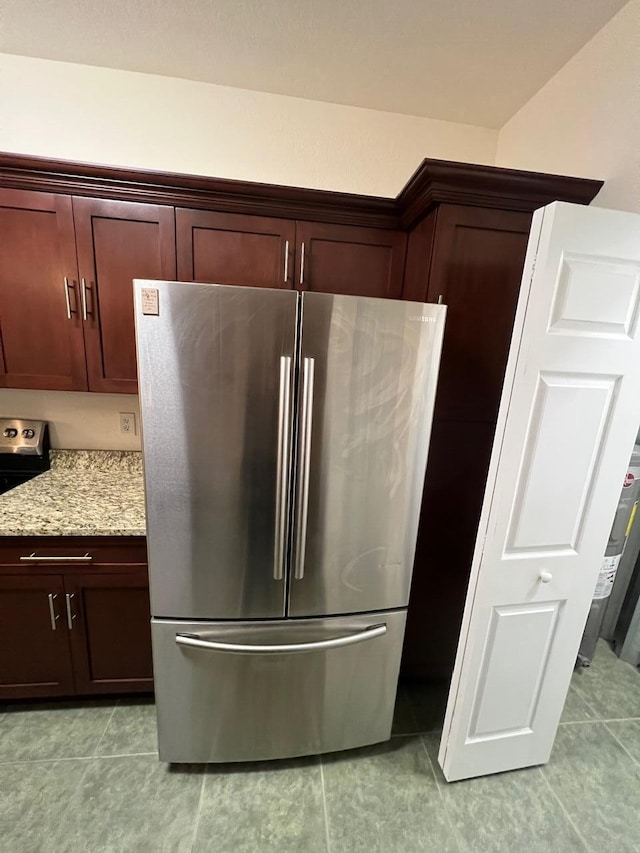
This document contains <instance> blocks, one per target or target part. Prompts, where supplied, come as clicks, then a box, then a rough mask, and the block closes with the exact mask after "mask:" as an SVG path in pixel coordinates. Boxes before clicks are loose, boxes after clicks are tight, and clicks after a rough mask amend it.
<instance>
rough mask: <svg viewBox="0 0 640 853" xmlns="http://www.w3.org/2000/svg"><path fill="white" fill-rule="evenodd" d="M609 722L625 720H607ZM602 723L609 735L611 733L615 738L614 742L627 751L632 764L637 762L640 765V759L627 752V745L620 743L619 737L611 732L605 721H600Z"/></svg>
mask: <svg viewBox="0 0 640 853" xmlns="http://www.w3.org/2000/svg"><path fill="white" fill-rule="evenodd" d="M609 722H611V723H614V722H615V723H620V722H625V720H609ZM602 725H603V726H604V727H605V729H606V730H607V731H608V732H609V734H610V735H611V737H612V738H613V739H614V740H615V742H616V743H617V744H618V746H620V747H621V748H622V749H623V750H624V751H625V752H626V753H627V755H628V756H629V758H630V759H631V760H632V761H633V763H634V764H637V765H638V766H640V761H638V759H637V758H635V756H633V755H631V753H630V752H629V750H628V749H627V747H626V746H625V745H624V744H623V743H622V741H621V740H620V738H619V737H617V736H616V735H615V734H614V732H612V731H611V729H610V728H609V726H608V725H607V724H606V723H605V722H603V723H602Z"/></svg>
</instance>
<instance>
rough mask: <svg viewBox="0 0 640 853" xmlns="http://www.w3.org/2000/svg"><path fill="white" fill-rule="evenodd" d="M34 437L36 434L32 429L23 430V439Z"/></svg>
mask: <svg viewBox="0 0 640 853" xmlns="http://www.w3.org/2000/svg"><path fill="white" fill-rule="evenodd" d="M34 435H35V432H34V430H32V429H23V430H22V437H23V438H33V436H34Z"/></svg>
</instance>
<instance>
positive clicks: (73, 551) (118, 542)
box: [0, 536, 147, 573]
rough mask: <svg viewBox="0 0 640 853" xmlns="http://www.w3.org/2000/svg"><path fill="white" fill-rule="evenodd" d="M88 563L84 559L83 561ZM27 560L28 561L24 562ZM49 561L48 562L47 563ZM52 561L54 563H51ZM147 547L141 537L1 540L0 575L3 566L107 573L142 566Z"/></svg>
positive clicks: (40, 537) (30, 537)
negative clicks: (91, 568) (92, 568)
mask: <svg viewBox="0 0 640 853" xmlns="http://www.w3.org/2000/svg"><path fill="white" fill-rule="evenodd" d="M85 557H86V558H87V559H84V558H85ZM24 558H28V559H24ZM47 558H48V559H47ZM52 558H53V559H52ZM146 562H147V543H146V539H145V538H144V537H142V536H135V537H128V536H126V537H125V536H117V537H87V538H79V537H75V536H24V537H22V536H16V537H8V538H6V539H0V571H2V566H10V567H12V571H15V567H16V566H20V567H21V568H23V569H24V570H25V571H28V570H29V568H30V567H35V568H37V570H38V572H40V573H42V572H47V571H49V570H51V571H53V572H59V571H60V568H61V567H64V569H65V571H66V570H68V569H70V568H74V567H79V568H83V569H85V570H86V569H87V568H88V567H90V566H95V567H96V568H98V567H99V568H100V570H101V571H109V567H115V568H116V569H118V570H120V569H119V568H118V567H120V566H122V565H145V564H146Z"/></svg>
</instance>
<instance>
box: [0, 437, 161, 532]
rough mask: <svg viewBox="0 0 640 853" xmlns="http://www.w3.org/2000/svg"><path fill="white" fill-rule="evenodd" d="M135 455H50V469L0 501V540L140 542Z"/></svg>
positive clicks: (137, 458)
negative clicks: (51, 538) (63, 538)
mask: <svg viewBox="0 0 640 853" xmlns="http://www.w3.org/2000/svg"><path fill="white" fill-rule="evenodd" d="M145 535H146V529H145V509H144V485H143V477H142V454H141V453H140V452H139V451H94V450H78V451H74V450H53V451H51V469H50V470H49V471H46V472H45V473H44V474H40V475H38V476H37V477H34V478H33V479H31V480H29V481H28V482H26V483H23V484H22V485H21V486H17V487H15V488H14V489H11V490H10V491H8V492H5V494H3V495H0V537H2V538H8V537H17V536H22V537H29V536H33V537H39V536H42V537H44V536H74V537H89V536H96V537H99V536H104V537H107V536H114V537H117V536H123V537H125V536H145Z"/></svg>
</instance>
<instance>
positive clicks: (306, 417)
mask: <svg viewBox="0 0 640 853" xmlns="http://www.w3.org/2000/svg"><path fill="white" fill-rule="evenodd" d="M314 368H315V360H314V359H313V358H305V359H304V361H303V362H302V412H301V416H300V464H299V476H300V482H299V483H298V487H297V488H298V512H297V518H296V528H297V529H296V564H295V571H294V577H295V579H296V580H301V579H302V578H303V577H304V555H305V551H306V548H307V517H308V514H309V471H310V468H311V428H312V422H313V379H314Z"/></svg>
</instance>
